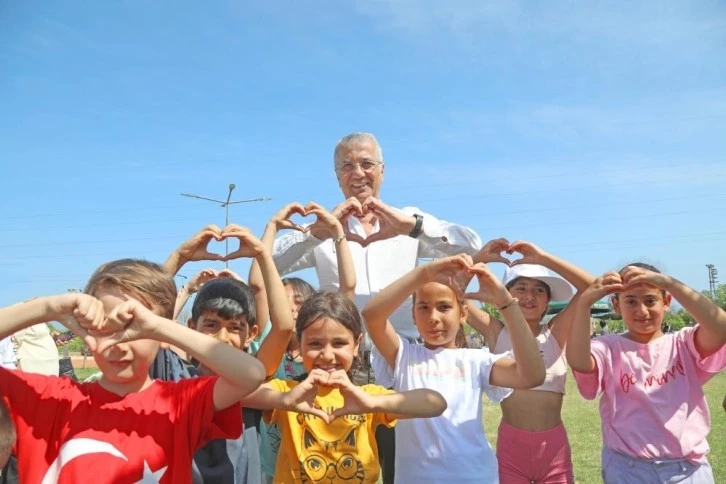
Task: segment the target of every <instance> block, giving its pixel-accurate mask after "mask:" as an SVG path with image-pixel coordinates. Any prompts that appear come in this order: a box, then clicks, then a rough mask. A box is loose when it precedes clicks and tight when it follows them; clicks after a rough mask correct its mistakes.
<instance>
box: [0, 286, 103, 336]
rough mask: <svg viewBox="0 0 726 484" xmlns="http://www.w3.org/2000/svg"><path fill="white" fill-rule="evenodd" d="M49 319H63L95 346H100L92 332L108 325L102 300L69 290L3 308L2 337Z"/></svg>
mask: <svg viewBox="0 0 726 484" xmlns="http://www.w3.org/2000/svg"><path fill="white" fill-rule="evenodd" d="M49 321H60V322H62V323H63V324H64V325H65V326H66V327H67V328H68V329H70V330H71V331H73V333H74V334H76V335H77V336H79V337H80V338H82V339H83V340H84V341H86V344H88V346H89V348H91V349H95V348H96V338H94V337H93V336H91V335H90V334H89V332H98V333H102V332H103V331H104V330H105V329H106V318H105V315H104V310H103V304H102V303H101V301H99V300H98V299H96V298H95V297H93V296H89V295H87V294H82V293H68V294H61V295H59V296H48V297H39V298H33V299H30V300H28V301H24V302H21V303H18V304H14V305H12V306H8V307H5V308H2V309H0V339H3V338H7V337H8V336H12V335H13V334H15V333H16V332H17V331H20V330H21V329H25V328H28V327H30V326H33V325H35V324H39V323H47V322H49Z"/></svg>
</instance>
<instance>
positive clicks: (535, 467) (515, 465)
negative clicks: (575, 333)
mask: <svg viewBox="0 0 726 484" xmlns="http://www.w3.org/2000/svg"><path fill="white" fill-rule="evenodd" d="M502 253H507V254H509V255H512V254H515V253H517V254H521V255H522V257H521V258H520V259H517V260H515V261H510V260H509V259H507V258H505V257H503V256H502V255H501V254H502ZM474 262H485V263H487V262H502V263H504V264H506V265H507V268H506V270H505V271H504V276H503V277H502V282H503V283H504V285H505V287H506V288H507V289H508V290H509V292H510V293H511V294H512V296H514V298H515V301H516V303H515V304H519V306H520V308H521V309H522V313H523V314H524V317H525V319H526V320H527V324H528V325H529V327H530V328H531V330H532V333H533V334H534V335H535V337H536V339H537V344H538V346H539V348H540V353H541V354H542V357H543V358H544V360H545V368H546V370H545V371H546V375H545V382H544V383H543V384H542V385H540V386H538V387H536V388H533V389H531V390H514V392H513V393H512V395H511V396H510V397H509V398H507V399H505V400H504V401H502V403H501V407H502V421H501V424H500V426H499V435H498V439H497V460H498V462H499V479H500V482H501V483H502V484H507V483H514V482H542V483H544V482H547V483H555V482H556V483H560V482H561V483H571V482H574V475H573V470H572V454H571V449H570V445H569V441H568V438H567V432H566V430H565V427H564V425H563V423H562V401H563V397H564V394H565V377H566V375H567V361H566V358H565V344H566V342H567V338H568V337H569V334H570V328H571V327H572V309H571V308H572V307H574V306H573V305H572V304H568V306H567V307H566V308H565V309H563V310H562V311H560V312H559V313H558V314H557V315H556V316H555V317H554V318H552V320H551V321H549V323H546V324H543V319H544V317H545V315H546V314H547V308H548V305H549V303H550V302H566V301H570V300H572V298H573V296H574V297H575V298H576V297H577V295H576V294H575V289H577V290H578V291H582V290H584V289H585V288H587V287H588V286H589V285H590V284H591V283H592V281H593V280H594V278H593V277H592V276H591V275H590V274H588V273H587V272H585V271H584V270H582V269H580V268H578V267H576V266H574V265H573V264H570V263H569V262H566V261H564V260H562V259H560V258H558V257H556V256H554V255H552V254H550V253H548V252H545V251H544V250H542V249H540V248H539V247H537V246H536V245H534V244H532V243H530V242H523V241H519V242H514V243H512V244H510V243H509V241H507V240H506V239H496V240H492V241H490V242H488V243H487V244H486V245H485V246H484V247H483V248H482V250H481V251H480V252H479V253H478V254H477V255H476V256H475V257H474ZM550 270H551V271H552V272H554V273H556V274H559V276H562V277H559V276H557V275H552V274H551V273H550ZM572 286H574V287H575V289H573V287H572ZM467 305H468V307H469V324H470V325H471V326H472V327H473V328H474V329H476V330H477V331H479V332H480V333H481V334H482V335H483V336H484V338H485V340H486V343H487V347H488V348H489V350H490V351H491V352H492V353H503V352H505V351H510V350H511V349H512V345H511V342H510V339H509V334H508V332H507V329H506V327H505V326H504V324H503V323H502V322H501V321H499V320H498V319H496V318H493V317H491V316H490V315H489V314H488V313H486V312H484V311H482V310H481V309H480V308H479V307H478V306H477V305H475V304H474V303H472V302H467ZM500 309H503V308H500Z"/></svg>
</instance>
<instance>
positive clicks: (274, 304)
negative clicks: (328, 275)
mask: <svg viewBox="0 0 726 484" xmlns="http://www.w3.org/2000/svg"><path fill="white" fill-rule="evenodd" d="M222 235H223V236H225V237H230V238H232V237H233V238H236V239H239V243H240V248H239V249H238V250H236V251H235V252H233V253H231V254H230V255H229V256H228V259H235V258H237V257H253V258H254V262H255V263H257V264H258V265H259V268H260V273H261V275H262V279H263V281H264V288H265V293H266V294H267V306H268V308H269V312H270V320H271V322H272V325H271V327H270V332H269V334H268V335H267V337H266V338H265V340H264V341H263V343H262V345H261V346H260V349H259V351H258V352H257V355H256V356H257V359H258V360H259V361H260V362H261V363H262V364H263V365H264V367H265V372H266V375H267V376H272V375H273V374H274V373H275V371H276V370H277V368H278V367H279V366H280V361H282V357H283V355H284V354H285V349H286V348H287V344H288V343H289V341H290V337H291V336H292V331H293V329H294V326H295V322H294V321H293V319H292V310H291V309H290V304H289V303H288V300H287V292H285V286H283V285H282V280H281V279H280V274H279V273H278V272H277V268H276V267H275V261H274V260H273V259H272V255H271V254H270V251H269V250H267V249H266V248H265V246H264V245H263V243H262V242H261V241H260V240H259V239H257V237H255V236H254V235H253V234H252V232H250V231H249V229H247V228H245V227H240V226H238V225H229V226H227V227H225V229H224V231H223V232H222ZM258 318H259V314H258ZM258 321H259V319H258Z"/></svg>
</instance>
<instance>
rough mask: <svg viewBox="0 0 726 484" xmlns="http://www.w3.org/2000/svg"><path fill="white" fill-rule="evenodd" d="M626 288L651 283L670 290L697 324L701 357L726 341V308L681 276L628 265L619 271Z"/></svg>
mask: <svg viewBox="0 0 726 484" xmlns="http://www.w3.org/2000/svg"><path fill="white" fill-rule="evenodd" d="M620 277H621V278H622V280H623V285H625V287H628V286H633V285H635V284H639V283H645V284H651V285H653V286H656V287H658V288H660V289H663V290H664V291H666V292H667V293H670V294H671V295H672V296H673V297H674V298H675V299H676V301H678V302H679V303H680V304H681V305H682V306H683V309H685V310H686V311H687V312H688V313H689V314H690V315H691V316H693V319H695V320H696V322H697V323H698V329H697V330H696V335H695V343H696V350H698V353H699V354H700V355H701V358H706V357H707V356H710V355H712V354H713V353H715V352H717V351H718V350H720V349H721V348H722V347H723V345H724V344H726V311H724V310H723V309H721V308H720V307H718V306H717V305H716V303H714V302H713V301H711V300H710V299H709V298H707V297H706V296H704V295H703V294H701V293H699V292H698V291H694V290H693V289H691V288H690V287H688V286H687V285H685V284H683V283H682V282H681V281H679V280H678V279H674V278H672V277H670V276H668V275H666V274H660V273H657V272H652V271H649V270H647V269H643V268H640V267H634V266H628V267H626V268H625V269H623V270H622V271H621V273H620Z"/></svg>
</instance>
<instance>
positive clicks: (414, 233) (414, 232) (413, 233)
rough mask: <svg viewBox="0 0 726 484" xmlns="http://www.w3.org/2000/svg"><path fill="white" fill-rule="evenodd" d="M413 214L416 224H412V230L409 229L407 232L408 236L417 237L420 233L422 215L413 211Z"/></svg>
mask: <svg viewBox="0 0 726 484" xmlns="http://www.w3.org/2000/svg"><path fill="white" fill-rule="evenodd" d="M413 216H414V218H415V219H416V225H414V226H413V230H411V233H410V234H408V236H409V237H413V238H414V239H415V238H418V236H419V235H421V232H422V230H421V228H422V227H423V215H419V214H417V213H414V214H413Z"/></svg>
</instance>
